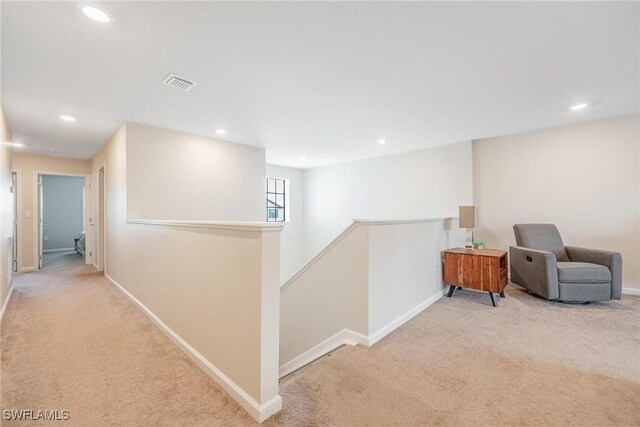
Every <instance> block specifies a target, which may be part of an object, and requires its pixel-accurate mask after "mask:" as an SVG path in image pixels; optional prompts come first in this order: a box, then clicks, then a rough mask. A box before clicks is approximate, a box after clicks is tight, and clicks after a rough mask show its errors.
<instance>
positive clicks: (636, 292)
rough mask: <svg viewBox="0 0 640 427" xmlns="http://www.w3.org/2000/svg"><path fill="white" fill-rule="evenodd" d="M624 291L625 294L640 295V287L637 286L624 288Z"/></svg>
mask: <svg viewBox="0 0 640 427" xmlns="http://www.w3.org/2000/svg"><path fill="white" fill-rule="evenodd" d="M622 293H623V294H625V295H640V289H637V288H622Z"/></svg>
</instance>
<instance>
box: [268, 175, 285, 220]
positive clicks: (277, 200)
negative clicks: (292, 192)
mask: <svg viewBox="0 0 640 427" xmlns="http://www.w3.org/2000/svg"><path fill="white" fill-rule="evenodd" d="M287 181H288V180H286V179H282V178H267V222H284V221H286V220H287V219H288V218H287V216H288V215H287V214H288V211H289V209H288V208H287V202H288V200H287V199H288V194H287V187H288V184H289V183H288V182H287Z"/></svg>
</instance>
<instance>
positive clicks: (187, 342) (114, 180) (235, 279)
mask: <svg viewBox="0 0 640 427" xmlns="http://www.w3.org/2000/svg"><path fill="white" fill-rule="evenodd" d="M129 126H130V125H123V126H122V127H121V128H120V129H119V130H118V131H117V132H116V134H115V135H114V136H113V137H112V139H111V140H110V141H109V142H108V143H107V145H106V146H105V147H104V148H103V150H102V151H101V152H100V154H98V156H96V158H94V159H93V164H92V169H93V173H94V174H95V175H96V176H97V171H98V169H99V168H101V167H102V166H103V165H104V168H105V198H106V201H105V209H106V224H105V225H106V227H105V230H106V246H107V248H106V262H105V274H106V275H107V277H108V278H109V279H110V280H112V281H113V282H114V283H117V284H118V285H119V286H120V287H122V289H123V290H124V291H125V292H126V293H127V294H128V295H130V297H131V298H133V299H135V301H137V304H139V305H140V306H141V307H144V309H146V310H148V311H149V312H150V313H153V315H152V316H151V317H152V318H153V319H154V321H156V323H157V324H159V325H160V326H161V329H163V330H164V331H165V333H168V334H169V335H170V336H171V337H172V338H173V339H174V342H176V343H177V344H178V345H179V346H180V347H181V348H182V349H183V350H185V351H186V352H187V353H188V354H190V355H191V356H192V358H194V360H196V363H198V364H199V365H200V366H201V367H202V368H203V369H204V370H205V372H208V373H209V374H210V375H211V376H212V377H213V378H214V379H215V380H216V381H217V382H218V383H219V384H220V385H221V386H222V387H223V388H224V389H225V390H226V391H227V392H229V393H230V394H231V396H232V397H233V398H235V399H236V400H237V401H238V402H239V403H240V404H241V405H242V406H243V407H244V408H245V409H246V410H247V411H248V412H249V413H250V414H251V415H252V416H254V417H255V418H256V419H258V420H262V419H263V417H266V416H269V415H271V414H272V413H274V412H275V411H277V410H279V409H280V408H281V405H282V401H281V399H280V396H279V395H278V340H279V334H278V318H279V307H280V298H279V288H280V286H279V265H280V260H279V254H280V247H279V232H278V231H263V229H264V227H262V226H260V225H256V226H254V225H246V224H245V225H242V226H241V227H240V228H239V229H238V228H234V226H228V227H226V228H225V226H220V227H218V226H215V225H213V226H206V225H198V224H190V225H189V226H187V227H181V226H177V225H142V224H136V223H130V222H129V221H128V220H127V217H126V203H127V187H128V185H129V184H131V182H132V180H134V179H137V178H138V177H142V176H143V175H145V174H148V173H149V172H150V170H152V169H153V167H152V166H151V165H145V164H144V163H139V164H138V169H137V170H136V171H135V173H133V175H134V176H135V177H132V176H131V175H128V173H127V172H128V171H130V170H131V169H127V166H126V165H127V162H128V150H127V148H126V146H127V144H128V131H129ZM134 127H135V128H137V126H135V125H134ZM163 133H164V132H161V134H163ZM188 143H189V141H188V140H187V141H185V144H186V149H189V145H188ZM161 147H162V144H160V145H159V146H158V147H156V149H158V150H161V149H162V148H161ZM192 148H193V147H192ZM243 149H244V148H241V149H240V150H243ZM229 150H230V148H229V147H227V148H225V150H224V151H220V152H218V153H217V156H219V158H217V159H216V161H215V162H213V164H214V165H215V164H217V163H218V162H226V163H229V164H227V165H226V166H225V167H226V168H228V169H229V168H237V169H242V168H244V167H245V166H246V165H245V163H246V162H245V161H244V160H242V159H240V161H239V162H238V164H232V163H234V162H236V161H237V160H238V158H237V153H234V152H231V153H230V155H229V156H227V157H225V153H228V152H229ZM134 151H135V150H134ZM231 151H232V150H231ZM169 152H173V147H169ZM138 155H139V153H138V152H135V154H134V156H138ZM154 156H156V157H162V156H161V155H158V154H154ZM247 156H248V157H249V161H253V157H254V154H253V153H252V152H248V153H247ZM192 160H193V159H192V158H190V157H187V156H180V155H176V156H175V157H174V166H175V169H176V170H186V169H187V167H188V165H189V164H190V162H191V161H192ZM147 166H148V167H147ZM202 166H203V170H201V171H200V172H202V173H203V174H205V175H206V173H207V172H206V168H204V165H202ZM200 172H198V173H200ZM155 173H157V174H158V175H156V178H157V179H158V180H159V181H160V182H163V181H165V178H166V177H165V176H164V175H163V174H164V173H166V174H167V175H168V176H175V175H174V171H170V170H164V169H160V170H156V171H155ZM257 173H261V172H260V169H259V170H258V172H257ZM196 177H197V176H193V179H195V178H196ZM177 179H182V178H180V177H178V178H177ZM263 179H264V164H262V176H261V177H260V181H261V182H262V181H263ZM198 185H200V184H198ZM227 185H228V186H229V187H230V188H229V190H233V189H234V188H235V185H236V181H233V180H231V181H228V182H227ZM216 186H217V184H216V183H213V184H212V188H216ZM239 187H241V185H239ZM238 190H241V188H238ZM96 191H97V188H96V186H94V188H93V196H94V197H95V193H96ZM205 193H206V194H208V195H210V196H211V197H216V194H215V192H214V191H213V190H212V191H206V192H205ZM257 196H258V198H259V200H260V201H261V203H260V205H261V212H262V209H263V208H264V184H262V187H261V189H260V193H259V194H258V195H257ZM254 197H256V195H255V194H253V193H250V192H244V191H238V192H236V193H235V197H234V198H230V199H229V198H226V199H224V201H225V202H226V204H227V205H229V206H227V212H232V211H234V210H237V209H239V207H238V206H235V205H236V204H237V205H239V206H245V205H247V204H248V203H247V202H246V200H245V199H250V198H254ZM162 200H163V203H164V204H165V205H170V204H171V203H172V200H171V199H170V198H167V197H163V199H162ZM185 203H187V204H186V205H185V206H182V207H180V209H179V210H175V209H174V208H173V207H171V206H167V211H166V212H155V211H153V212H152V210H147V209H146V208H148V207H147V206H141V208H142V211H143V212H149V213H154V214H157V215H159V216H167V217H172V218H171V219H174V220H175V219H183V218H175V217H174V215H178V214H181V212H182V210H188V209H190V206H191V203H193V204H195V205H198V202H197V201H193V202H190V201H189V200H186V201H185ZM156 209H157V207H156ZM211 215H215V212H212V213H211ZM154 216H156V215H154ZM96 217H97V216H96ZM187 219H189V218H187ZM216 219H217V218H216V217H215V216H212V217H210V218H208V220H216ZM236 227H238V226H237V225H236ZM247 228H248V229H247ZM166 328H169V329H170V330H171V332H168V331H167V329H166ZM177 337H179V338H177ZM196 353H197V356H194V355H195V354H196Z"/></svg>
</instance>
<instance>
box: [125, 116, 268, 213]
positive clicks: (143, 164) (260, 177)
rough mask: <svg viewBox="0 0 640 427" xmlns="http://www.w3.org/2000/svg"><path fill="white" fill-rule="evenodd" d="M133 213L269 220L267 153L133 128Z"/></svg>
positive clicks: (129, 168)
mask: <svg viewBox="0 0 640 427" xmlns="http://www.w3.org/2000/svg"><path fill="white" fill-rule="evenodd" d="M127 176H128V177H129V179H128V182H127V185H128V188H127V214H128V216H129V218H139V219H142V218H144V219H176V218H179V219H191V220H211V219H216V220H220V221H264V205H265V204H264V197H265V195H264V193H265V153H264V149H261V148H255V147H249V146H246V145H240V144H233V143H229V142H224V141H218V140H214V139H210V138H205V137H202V136H196V135H191V134H186V133H182V132H175V131H171V130H167V129H160V128H154V127H149V126H143V125H139V124H133V123H128V124H127Z"/></svg>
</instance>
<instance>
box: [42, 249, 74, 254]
mask: <svg viewBox="0 0 640 427" xmlns="http://www.w3.org/2000/svg"><path fill="white" fill-rule="evenodd" d="M75 251H76V249H75V248H60V249H44V250H43V251H42V253H45V254H50V253H53V252H75Z"/></svg>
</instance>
